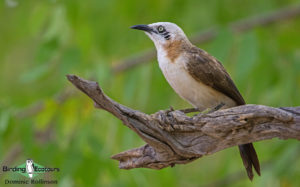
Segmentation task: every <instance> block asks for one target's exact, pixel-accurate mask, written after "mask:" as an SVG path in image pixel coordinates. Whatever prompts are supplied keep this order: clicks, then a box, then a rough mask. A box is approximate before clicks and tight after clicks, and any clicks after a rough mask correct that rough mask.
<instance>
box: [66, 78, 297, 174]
mask: <svg viewBox="0 0 300 187" xmlns="http://www.w3.org/2000/svg"><path fill="white" fill-rule="evenodd" d="M67 78H68V79H69V81H70V82H71V83H72V84H73V85H75V86H76V87H77V88H78V89H79V90H81V91H82V92H84V93H85V94H86V95H88V96H89V97H90V98H91V99H92V100H93V101H94V103H95V106H96V107H97V108H101V109H104V110H106V111H108V112H110V113H111V114H113V115H114V116H115V117H117V118H119V119H120V120H122V122H123V123H124V125H126V126H127V127H129V128H130V129H131V130H133V131H134V132H136V133H137V134H138V135H139V136H140V137H141V138H142V139H143V140H144V141H145V142H146V143H147V144H146V145H144V146H142V147H139V148H136V149H131V150H128V151H125V152H122V153H119V154H117V155H114V156H112V158H113V159H115V160H118V161H119V162H120V165H119V167H120V168H122V169H132V168H140V167H143V168H152V169H161V168H164V167H168V166H174V165H175V164H185V163H188V162H191V161H193V160H195V159H197V158H200V157H201V156H203V155H209V154H213V153H215V152H217V151H220V150H223V149H226V148H228V147H232V146H237V145H240V144H245V143H249V142H255V141H261V140H266V139H271V138H275V137H278V138H280V139H288V138H293V139H297V140H300V107H283V108H272V107H268V106H262V105H244V106H239V107H235V108H230V109H226V110H219V111H215V112H212V113H209V114H201V113H200V114H198V115H196V116H193V117H189V116H186V115H185V114H184V113H183V112H182V111H180V110H175V111H170V110H166V111H159V112H157V113H155V114H152V115H148V114H145V113H142V112H139V111H137V110H133V109H130V108H128V107H126V106H123V105H121V104H119V103H117V102H115V101H113V100H112V99H110V98H109V97H107V96H106V95H105V94H104V93H103V91H102V90H101V88H100V87H99V85H98V83H96V82H93V81H88V80H84V79H81V78H80V77H77V76H75V75H68V76H67Z"/></svg>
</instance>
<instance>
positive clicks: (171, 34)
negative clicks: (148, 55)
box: [130, 22, 188, 49]
mask: <svg viewBox="0 0 300 187" xmlns="http://www.w3.org/2000/svg"><path fill="white" fill-rule="evenodd" d="M130 28H132V29H137V30H142V31H144V32H145V33H146V34H147V35H148V36H149V38H150V39H151V40H152V41H153V42H154V44H155V46H156V48H157V49H159V48H161V47H163V46H165V45H168V44H171V43H173V42H176V41H188V39H187V37H186V35H185V34H184V32H183V30H182V29H181V28H180V27H178V26H177V25H176V24H175V23H170V22H158V23H152V24H149V25H134V26H132V27H130Z"/></svg>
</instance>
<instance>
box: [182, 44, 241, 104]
mask: <svg viewBox="0 0 300 187" xmlns="http://www.w3.org/2000/svg"><path fill="white" fill-rule="evenodd" d="M188 51H189V52H188V54H186V56H187V57H188V58H189V60H188V62H187V63H186V65H185V67H186V68H187V70H188V72H189V73H190V74H191V75H192V76H193V77H194V79H196V80H198V81H201V82H202V83H203V84H206V85H208V86H210V87H212V88H214V89H215V90H218V91H219V92H221V93H223V94H225V95H226V96H228V97H230V98H231V99H232V100H234V101H235V102H236V103H237V105H244V104H245V101H244V99H243V97H242V96H241V94H240V92H239V91H238V89H237V88H236V86H235V84H234V83H233V81H232V79H231V78H230V76H229V74H228V73H227V72H226V70H225V68H224V67H223V65H222V64H221V63H220V62H219V61H218V60H217V59H216V58H214V57H213V56H211V55H209V54H208V53H207V52H205V51H203V50H201V49H199V48H197V47H193V48H192V49H190V50H188Z"/></svg>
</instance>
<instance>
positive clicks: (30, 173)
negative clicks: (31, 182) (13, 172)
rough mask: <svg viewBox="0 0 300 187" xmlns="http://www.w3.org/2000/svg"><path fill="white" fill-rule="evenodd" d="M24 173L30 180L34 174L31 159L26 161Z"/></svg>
mask: <svg viewBox="0 0 300 187" xmlns="http://www.w3.org/2000/svg"><path fill="white" fill-rule="evenodd" d="M26 172H27V173H28V176H29V178H31V179H32V177H33V173H34V164H33V160H32V159H27V160H26Z"/></svg>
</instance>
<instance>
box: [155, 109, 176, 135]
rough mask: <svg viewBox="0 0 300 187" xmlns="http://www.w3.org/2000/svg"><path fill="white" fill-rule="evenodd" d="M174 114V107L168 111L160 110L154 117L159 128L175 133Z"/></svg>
mask: <svg viewBox="0 0 300 187" xmlns="http://www.w3.org/2000/svg"><path fill="white" fill-rule="evenodd" d="M172 112H174V109H173V107H172V106H170V109H167V110H160V111H158V112H156V113H155V114H153V115H154V117H155V118H156V119H157V120H158V124H159V127H160V128H161V129H164V130H167V131H174V127H173V125H172V124H174V121H172V119H173V118H172V117H170V115H172Z"/></svg>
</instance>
